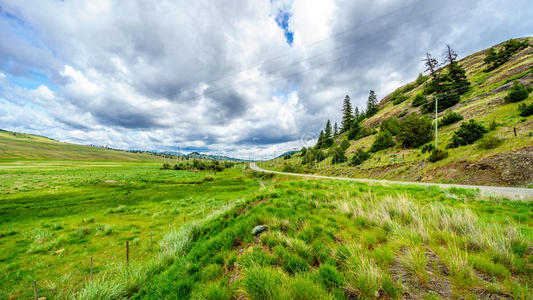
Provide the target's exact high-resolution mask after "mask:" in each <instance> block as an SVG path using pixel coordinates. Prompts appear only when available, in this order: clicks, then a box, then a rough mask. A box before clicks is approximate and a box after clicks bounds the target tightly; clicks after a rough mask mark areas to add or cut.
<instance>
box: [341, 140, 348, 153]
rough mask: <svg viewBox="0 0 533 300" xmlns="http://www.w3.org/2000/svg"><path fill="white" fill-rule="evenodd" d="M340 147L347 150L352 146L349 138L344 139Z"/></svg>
mask: <svg viewBox="0 0 533 300" xmlns="http://www.w3.org/2000/svg"><path fill="white" fill-rule="evenodd" d="M340 147H341V149H342V150H343V151H346V149H348V148H350V142H349V141H348V139H343V140H342V143H341V145H340Z"/></svg>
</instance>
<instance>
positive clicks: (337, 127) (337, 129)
mask: <svg viewBox="0 0 533 300" xmlns="http://www.w3.org/2000/svg"><path fill="white" fill-rule="evenodd" d="M337 135H339V126H337V122H335V125H333V136H334V137H336V136H337Z"/></svg>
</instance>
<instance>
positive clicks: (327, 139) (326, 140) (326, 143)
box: [322, 120, 333, 148]
mask: <svg viewBox="0 0 533 300" xmlns="http://www.w3.org/2000/svg"><path fill="white" fill-rule="evenodd" d="M332 144H333V137H332V132H331V122H330V121H329V120H328V122H327V123H326V129H325V130H324V137H323V140H322V148H329V147H331V145H332Z"/></svg>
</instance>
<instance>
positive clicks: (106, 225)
mask: <svg viewBox="0 0 533 300" xmlns="http://www.w3.org/2000/svg"><path fill="white" fill-rule="evenodd" d="M160 167H161V165H160V164H153V163H151V164H150V163H128V162H107V161H103V162H88V161H49V160H47V161H22V162H21V161H18V162H10V163H2V164H0V247H1V249H2V251H1V253H0V262H1V266H0V278H1V279H0V299H5V298H26V299H27V298H29V297H31V296H32V295H33V290H32V282H33V280H37V283H38V289H39V295H43V296H47V297H54V296H57V295H69V294H70V293H71V291H74V290H77V289H79V288H80V287H81V286H82V285H83V284H84V282H85V281H86V280H88V279H89V277H90V258H91V257H93V278H94V277H98V276H101V274H111V273H113V272H115V271H116V270H119V269H120V268H122V267H123V265H124V264H125V262H126V256H125V254H126V249H125V242H126V241H129V248H130V249H129V252H130V253H129V256H130V264H135V263H140V262H142V261H146V260H149V259H150V258H151V257H153V256H154V255H156V254H157V253H159V242H160V241H161V239H162V238H163V236H164V235H166V234H168V233H169V230H175V229H177V228H179V227H180V226H182V225H183V223H185V222H190V221H193V220H195V219H201V218H203V217H204V216H206V215H208V214H210V213H211V212H212V211H215V210H219V209H221V208H222V207H225V206H228V205H231V203H233V202H235V201H239V200H240V199H241V198H243V197H245V196H246V195H247V193H248V192H249V191H250V190H251V189H257V183H255V181H252V180H248V179H245V178H244V177H243V176H242V175H240V173H241V172H240V170H239V169H231V170H226V171H225V172H224V173H218V174H216V175H215V174H213V173H209V175H207V174H208V173H207V172H187V171H174V170H167V171H163V170H160ZM206 176H207V181H206ZM211 177H213V179H214V180H212V181H209V180H211V179H212V178H211ZM150 239H152V247H151V246H150Z"/></svg>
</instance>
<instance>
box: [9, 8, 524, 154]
mask: <svg viewBox="0 0 533 300" xmlns="http://www.w3.org/2000/svg"><path fill="white" fill-rule="evenodd" d="M518 8H520V9H518ZM280 12H283V13H285V14H287V16H288V22H287V24H286V26H287V28H282V26H280V25H279V24H278V23H277V22H276V21H277V20H279V19H278V16H279V14H280ZM532 12H533V8H531V5H529V3H528V1H526V0H521V1H513V3H511V4H510V3H507V2H504V1H489V2H485V1H477V0H472V1H454V2H451V3H442V2H440V1H435V0H430V1H420V0H413V1H399V0H397V1H392V0H383V1H370V0H365V1H357V2H354V1H344V0H324V1H304V0H276V1H245V0H235V1H193V2H191V1H155V2H154V1H141V0H139V1H106V0H98V1H96V0H94V1H37V0H34V1H31V0H30V1H23V2H21V1H15V0H0V35H1V36H2V39H3V41H4V42H3V43H1V44H0V59H1V61H0V72H2V73H1V75H2V76H1V78H0V103H1V107H0V128H4V129H10V130H19V131H26V132H34V133H39V134H43V135H47V136H50V137H53V138H56V139H60V140H65V141H73V142H79V143H87V144H100V145H110V146H114V147H121V148H140V149H149V150H169V149H182V150H187V149H191V150H192V149H197V150H200V151H205V152H214V153H224V154H228V155H233V156H239V157H248V156H249V155H252V154H255V155H258V154H259V155H278V154H280V153H282V152H284V151H286V150H289V149H292V148H300V147H301V146H302V143H304V144H305V141H306V140H307V139H309V136H312V135H313V134H314V133H316V132H317V131H319V130H320V128H321V127H323V126H324V124H325V122H326V120H327V119H328V118H331V119H333V120H334V121H339V120H338V118H339V117H340V112H339V109H340V104H341V101H342V99H343V98H344V95H345V94H349V95H350V96H352V99H353V100H354V102H355V104H356V105H358V106H360V107H363V106H364V102H365V101H366V96H367V95H368V90H370V89H374V90H376V91H377V93H378V95H381V96H383V95H384V94H386V93H387V92H390V91H391V90H393V89H394V88H395V87H397V86H398V85H400V84H402V83H405V82H406V81H407V80H411V79H413V78H414V77H415V76H416V75H417V74H418V73H419V72H420V71H421V70H422V67H421V63H420V58H421V56H422V54H423V53H424V52H426V51H433V52H436V54H440V51H442V48H443V46H444V43H451V44H452V46H453V47H454V48H456V49H457V50H458V52H459V53H460V54H463V55H464V54H467V53H469V52H472V51H475V50H479V49H483V48H485V47H487V46H490V45H491V44H493V43H495V42H499V41H502V40H505V39H508V38H511V37H517V36H523V35H529V34H530V33H531V32H530V28H533V26H532V25H533V22H532V21H531V18H530V17H529V16H531V15H532ZM285 31H290V32H292V33H293V34H294V41H293V43H292V45H289V44H288V43H287V40H286V37H285V36H284V34H285ZM35 74H42V75H35ZM36 76H37V77H38V78H37V79H35V80H36V81H37V82H38V83H37V84H34V85H27V84H26V85H25V84H24V83H21V82H20V81H17V80H15V79H14V78H35V77H36ZM43 78H45V79H46V80H44V79H43ZM302 140H305V141H304V142H302Z"/></svg>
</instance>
